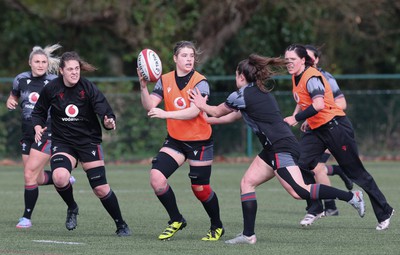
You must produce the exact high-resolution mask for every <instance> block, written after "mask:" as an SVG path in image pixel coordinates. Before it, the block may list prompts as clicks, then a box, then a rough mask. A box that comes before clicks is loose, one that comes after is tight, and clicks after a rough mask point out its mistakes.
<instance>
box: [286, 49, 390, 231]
mask: <svg viewBox="0 0 400 255" xmlns="http://www.w3.org/2000/svg"><path fill="white" fill-rule="evenodd" d="M285 59H286V61H287V62H288V63H287V70H288V72H289V74H291V75H292V83H293V96H294V99H295V101H296V103H297V106H296V108H295V110H294V112H293V115H292V116H289V117H286V118H285V121H286V122H287V123H288V124H289V125H291V126H295V125H296V124H297V123H298V122H304V121H305V123H303V125H302V130H306V129H310V131H308V132H304V133H303V136H302V139H301V141H300V148H301V153H300V158H299V166H300V167H301V168H303V169H314V168H315V166H316V165H317V163H318V160H319V158H320V156H321V155H322V153H323V152H324V151H325V150H326V149H329V151H330V152H331V153H332V155H333V156H334V157H335V159H336V160H337V162H338V163H339V165H340V167H341V168H342V169H343V171H344V172H345V174H346V175H347V176H348V177H349V178H350V179H351V180H352V181H353V182H354V183H356V184H357V185H358V186H360V187H361V188H363V189H364V190H365V192H366V193H367V194H368V196H369V198H370V201H371V204H372V208H373V210H374V213H375V216H376V218H377V220H378V225H377V227H376V230H385V229H387V228H388V227H389V224H390V218H391V216H392V215H393V212H394V210H393V208H392V207H391V206H390V205H389V204H388V202H387V201H386V198H385V196H384V195H383V193H382V192H381V191H380V189H379V188H378V186H377V184H376V182H375V180H374V179H373V177H372V176H371V175H370V174H369V173H368V172H367V170H366V169H365V168H364V165H363V163H362V162H361V160H360V158H359V155H358V148H357V143H356V141H355V139H354V130H353V127H352V124H351V122H350V121H349V119H348V118H347V117H346V114H345V113H344V111H343V110H342V109H341V108H339V107H338V106H337V105H336V104H335V101H334V98H333V94H332V90H331V87H330V85H329V83H328V81H327V80H326V79H325V77H324V75H323V74H322V73H321V72H320V71H318V70H317V69H316V68H314V67H313V60H312V59H311V58H310V56H309V55H308V53H307V50H306V48H305V47H304V46H303V45H298V44H294V45H290V46H289V47H288V48H287V49H286V52H285ZM321 209H322V208H321ZM309 212H310V210H309ZM322 213H323V211H321V212H315V214H310V215H311V216H313V217H314V218H315V219H317V218H319V217H320V215H321V214H322Z"/></svg>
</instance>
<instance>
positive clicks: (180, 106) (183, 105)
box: [174, 97, 186, 109]
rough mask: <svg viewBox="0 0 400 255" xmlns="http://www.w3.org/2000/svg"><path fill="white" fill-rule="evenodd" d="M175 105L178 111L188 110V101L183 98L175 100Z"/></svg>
mask: <svg viewBox="0 0 400 255" xmlns="http://www.w3.org/2000/svg"><path fill="white" fill-rule="evenodd" d="M174 105H175V107H176V108H178V109H185V108H186V101H185V99H183V97H177V98H175V100H174Z"/></svg>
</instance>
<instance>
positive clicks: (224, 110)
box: [189, 88, 233, 117]
mask: <svg viewBox="0 0 400 255" xmlns="http://www.w3.org/2000/svg"><path fill="white" fill-rule="evenodd" d="M195 90H196V91H194V90H191V91H190V98H189V100H190V101H191V102H193V103H194V104H195V105H196V106H197V108H199V109H200V110H201V111H203V112H205V113H207V114H208V115H211V116H213V117H221V116H224V115H227V114H229V113H231V112H233V109H230V108H229V107H227V106H226V105H225V103H221V104H219V105H218V106H212V105H208V104H207V99H208V96H205V97H203V96H202V95H201V94H200V90H199V89H198V88H195Z"/></svg>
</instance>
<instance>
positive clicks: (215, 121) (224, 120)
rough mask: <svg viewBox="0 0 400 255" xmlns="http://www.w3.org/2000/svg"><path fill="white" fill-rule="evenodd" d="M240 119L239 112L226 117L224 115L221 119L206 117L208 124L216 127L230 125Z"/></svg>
mask: <svg viewBox="0 0 400 255" xmlns="http://www.w3.org/2000/svg"><path fill="white" fill-rule="evenodd" d="M240 118H242V114H241V113H240V111H237V112H235V111H233V112H231V113H229V114H227V115H224V116H222V117H219V118H217V117H207V118H206V120H207V122H208V123H209V124H211V125H217V124H228V123H232V122H234V121H236V120H238V119H240Z"/></svg>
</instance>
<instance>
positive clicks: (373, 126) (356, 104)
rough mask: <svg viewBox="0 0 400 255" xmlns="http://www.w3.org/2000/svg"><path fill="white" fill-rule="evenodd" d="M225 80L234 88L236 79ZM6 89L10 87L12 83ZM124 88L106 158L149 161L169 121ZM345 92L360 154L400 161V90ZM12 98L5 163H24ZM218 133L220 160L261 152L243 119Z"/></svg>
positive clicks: (0, 152)
mask: <svg viewBox="0 0 400 255" xmlns="http://www.w3.org/2000/svg"><path fill="white" fill-rule="evenodd" d="M221 80H223V81H225V83H229V84H230V87H231V88H234V84H233V80H232V79H231V78H230V79H221ZM98 82H99V83H101V84H102V85H101V87H102V88H104V84H107V83H115V82H117V81H115V80H111V79H109V80H102V81H98ZM118 82H121V81H118ZM118 82H117V83H118ZM133 82H134V83H135V81H133ZM211 82H212V81H211ZM377 82H379V81H377ZM127 83H128V85H127ZM0 84H1V83H0ZM6 86H8V88H10V86H11V85H10V84H7V85H6ZM113 86H114V87H115V84H114V85H113ZM121 86H130V89H131V91H130V92H124V93H115V92H111V91H107V92H106V93H105V94H106V96H107V98H108V100H109V102H110V104H111V105H112V106H113V109H114V111H115V113H116V115H117V130H115V131H111V132H109V131H104V143H103V146H104V150H105V154H106V159H107V160H112V161H118V160H121V161H134V160H140V159H143V158H149V157H151V156H153V155H155V153H156V152H157V150H158V149H159V147H160V146H161V145H162V142H163V139H164V137H165V135H166V128H165V121H164V120H158V119H149V118H148V117H147V115H146V112H145V110H144V109H143V108H142V106H141V102H140V93H139V92H138V91H137V86H138V85H137V84H135V86H133V87H134V88H133V87H132V81H129V80H127V81H124V84H123V85H121ZM2 87H3V86H2ZM3 88H4V87H3ZM115 91H116V90H115ZM231 91H232V89H231ZM273 93H274V95H275V97H276V98H277V101H278V103H279V105H280V107H281V110H282V114H283V116H287V115H289V114H291V113H292V112H293V109H294V106H295V105H294V101H293V98H292V95H291V92H290V91H279V90H278V89H277V88H275V90H274V92H273ZM344 93H345V95H346V99H347V101H348V109H347V110H346V112H347V115H348V116H349V118H350V119H351V120H352V123H353V126H354V129H355V132H356V138H357V141H358V144H359V149H360V154H361V155H362V156H366V157H385V158H388V159H393V158H396V157H397V159H399V155H400V90H344ZM228 94H229V93H212V96H211V98H210V104H218V103H221V102H223V101H224V100H225V99H226V97H227V95H228ZM7 96H8V94H6V93H3V94H2V95H1V97H0V98H1V101H2V102H3V107H0V119H1V122H0V125H1V126H0V159H4V158H11V159H18V160H19V159H20V150H19V139H20V134H21V131H20V116H19V114H20V111H19V110H16V111H11V112H10V111H8V110H7V109H6V107H5V101H6V99H7ZM298 128H299V127H294V128H293V131H294V133H295V134H296V135H297V136H299V135H300V132H299V130H298ZM213 131H214V140H215V154H216V155H217V156H226V157H228V156H254V155H255V154H257V153H258V151H259V150H260V145H259V144H258V141H257V139H256V137H255V136H253V135H252V134H251V132H249V130H248V128H247V127H246V125H245V124H244V122H243V121H238V122H236V123H232V124H229V125H216V126H213Z"/></svg>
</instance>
